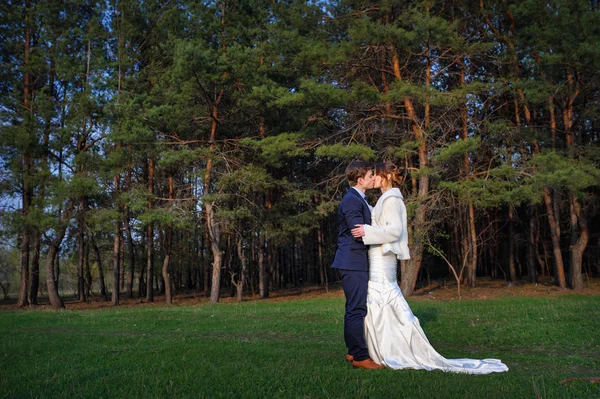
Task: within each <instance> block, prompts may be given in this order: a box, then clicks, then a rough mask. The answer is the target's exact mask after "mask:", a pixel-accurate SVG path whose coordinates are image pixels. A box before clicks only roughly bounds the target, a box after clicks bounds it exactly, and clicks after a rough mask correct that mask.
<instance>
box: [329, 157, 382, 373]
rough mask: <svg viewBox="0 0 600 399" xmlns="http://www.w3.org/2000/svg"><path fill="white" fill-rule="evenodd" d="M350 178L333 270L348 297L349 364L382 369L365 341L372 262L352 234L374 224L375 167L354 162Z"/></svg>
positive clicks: (340, 213) (348, 173) (349, 169)
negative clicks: (370, 198) (369, 194)
mask: <svg viewBox="0 0 600 399" xmlns="http://www.w3.org/2000/svg"><path fill="white" fill-rule="evenodd" d="M346 178H347V179H348V182H349V183H350V185H351V186H352V187H350V189H349V190H348V192H347V193H346V195H345V196H344V198H343V199H342V202H341V203H340V206H339V208H338V213H337V215H338V223H339V225H340V233H339V235H338V247H337V251H336V253H335V259H334V260H333V264H332V265H331V267H332V268H333V269H338V272H339V273H340V276H341V277H342V286H343V287H344V295H345V296H346V314H345V315H344V341H345V342H346V346H347V347H348V354H347V355H346V360H348V361H352V366H354V367H360V368H363V369H382V368H383V366H381V365H379V364H377V363H375V362H374V361H373V360H372V359H371V358H370V357H369V350H368V349H367V343H366V341H365V327H364V320H365V316H366V315H367V288H368V282H369V272H368V268H369V262H368V260H367V250H368V248H367V246H366V245H365V244H363V242H362V240H361V239H355V238H353V237H352V233H351V230H352V229H353V228H354V226H356V225H357V224H371V208H370V206H369V204H368V203H367V198H366V196H365V190H367V189H371V188H373V183H374V178H373V170H372V168H371V165H369V164H368V163H366V162H363V161H352V162H350V164H349V165H348V167H347V168H346Z"/></svg>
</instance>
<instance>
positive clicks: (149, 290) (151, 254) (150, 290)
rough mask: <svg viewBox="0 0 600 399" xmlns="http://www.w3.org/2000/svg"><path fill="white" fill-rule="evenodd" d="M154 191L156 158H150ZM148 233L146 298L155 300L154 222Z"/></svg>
mask: <svg viewBox="0 0 600 399" xmlns="http://www.w3.org/2000/svg"><path fill="white" fill-rule="evenodd" d="M153 193H154V159H152V157H149V158H148V194H149V195H150V196H152V195H153ZM148 211H152V199H151V198H148ZM146 234H147V243H146V244H147V248H146V251H147V265H146V300H147V301H148V302H154V290H153V288H152V283H153V281H152V279H153V277H154V270H153V269H154V267H153V266H154V265H153V263H154V262H153V261H154V231H153V229H152V222H149V223H148V226H147V227H146Z"/></svg>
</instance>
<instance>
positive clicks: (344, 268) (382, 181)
mask: <svg viewBox="0 0 600 399" xmlns="http://www.w3.org/2000/svg"><path fill="white" fill-rule="evenodd" d="M346 178H347V180H348V182H349V183H350V186H351V187H350V188H349V189H348V192H347V193H346V195H345V196H344V198H343V199H342V202H341V203H340V206H339V208H338V212H337V215H338V222H339V226H340V232H339V235H338V247H337V250H336V253H335V259H334V261H333V264H332V265H331V267H332V268H333V269H337V270H338V272H339V274H340V276H341V279H342V286H343V287H344V295H345V296H346V313H345V315H344V341H345V342H346V346H347V347H348V353H347V354H346V360H348V361H350V362H352V366H354V367H357V368H364V369H382V368H385V367H388V368H391V369H395V370H399V369H425V370H442V371H448V372H456V373H468V374H489V373H494V372H503V371H507V370H508V367H507V366H506V365H505V364H503V363H502V362H501V361H500V360H497V359H484V360H474V359H446V358H444V357H443V356H442V355H440V354H439V353H438V352H437V351H436V350H435V349H434V348H433V347H432V346H431V344H430V343H429V340H428V339H427V337H426V336H425V333H424V332H423V329H422V328H421V325H420V323H419V319H417V318H416V317H415V315H414V314H413V313H412V311H411V309H410V307H409V306H408V303H407V302H406V300H405V299H404V296H403V295H402V292H401V291H400V287H399V286H398V281H397V279H396V268H397V262H398V260H405V259H410V252H409V249H408V233H407V229H406V227H407V226H406V207H405V205H404V201H403V197H402V194H401V193H400V190H399V189H398V188H397V187H395V186H398V185H399V184H400V183H401V182H402V181H401V178H400V175H399V174H398V168H397V167H396V166H395V165H393V164H391V163H388V162H384V163H378V164H376V165H375V173H373V168H372V166H371V165H370V164H368V163H366V162H363V161H352V162H351V163H350V164H349V165H348V167H347V168H346ZM377 188H378V189H380V190H381V197H379V200H378V201H377V204H376V205H375V207H374V208H372V207H371V206H370V205H369V203H368V201H367V197H366V196H365V191H366V190H369V189H377ZM367 253H368V256H367Z"/></svg>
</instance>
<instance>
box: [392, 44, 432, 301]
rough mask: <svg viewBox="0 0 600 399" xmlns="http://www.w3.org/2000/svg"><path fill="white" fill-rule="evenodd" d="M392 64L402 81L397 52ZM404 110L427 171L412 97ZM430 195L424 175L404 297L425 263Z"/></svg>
mask: <svg viewBox="0 0 600 399" xmlns="http://www.w3.org/2000/svg"><path fill="white" fill-rule="evenodd" d="M392 63H393V69H394V77H395V78H396V79H397V80H398V81H401V80H402V74H401V71H400V60H399V58H398V54H397V53H396V52H395V50H392ZM404 108H405V110H406V113H407V114H408V116H409V118H410V120H411V129H412V131H413V134H414V136H415V140H416V141H417V142H418V143H419V148H418V153H419V168H420V169H421V170H422V169H425V168H427V165H428V163H429V162H428V158H427V143H426V141H425V132H424V131H423V129H422V128H421V126H420V123H419V121H418V116H417V113H416V111H415V108H414V106H413V103H412V100H411V98H410V97H408V96H407V97H404ZM428 193H429V176H428V175H427V174H426V173H423V174H421V175H420V177H419V188H418V193H417V202H418V207H417V211H416V215H415V218H414V220H413V223H412V224H413V234H412V235H411V237H410V241H411V244H412V245H411V246H410V248H411V251H410V252H411V254H410V255H411V258H410V260H409V261H408V262H402V263H401V273H402V281H401V283H400V288H401V289H402V293H403V294H404V296H411V295H412V293H413V292H414V289H415V285H416V283H417V277H418V275H419V270H420V268H421V264H422V261H423V248H424V247H423V240H422V237H421V235H422V234H423V232H421V230H422V228H423V227H424V226H425V219H426V212H427V205H426V204H425V199H426V198H427V195H428Z"/></svg>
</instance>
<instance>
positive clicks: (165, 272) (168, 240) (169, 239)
mask: <svg viewBox="0 0 600 399" xmlns="http://www.w3.org/2000/svg"><path fill="white" fill-rule="evenodd" d="M173 198H174V196H173V176H169V199H170V200H171V201H170V203H171V204H172V203H173ZM172 245H173V228H172V227H170V226H169V227H167V228H166V231H165V259H164V260H163V266H162V277H163V280H164V284H165V300H166V302H167V305H171V304H173V298H172V296H171V275H170V274H169V262H170V261H171V247H172Z"/></svg>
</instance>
